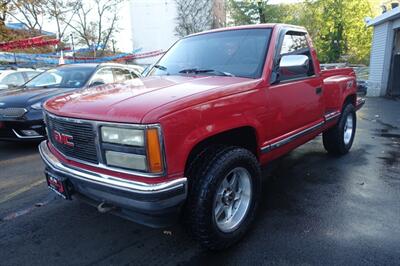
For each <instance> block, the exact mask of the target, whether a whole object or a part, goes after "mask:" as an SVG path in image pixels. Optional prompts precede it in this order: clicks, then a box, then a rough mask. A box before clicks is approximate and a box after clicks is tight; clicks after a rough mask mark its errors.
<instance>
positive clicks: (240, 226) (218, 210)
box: [187, 147, 261, 250]
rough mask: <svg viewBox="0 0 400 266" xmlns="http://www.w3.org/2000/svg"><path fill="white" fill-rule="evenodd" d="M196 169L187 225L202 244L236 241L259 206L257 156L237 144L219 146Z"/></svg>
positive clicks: (213, 246) (226, 244)
mask: <svg viewBox="0 0 400 266" xmlns="http://www.w3.org/2000/svg"><path fill="white" fill-rule="evenodd" d="M206 157H208V158H207V159H205V160H204V161H203V163H201V164H199V165H198V166H197V169H193V170H194V171H193V175H192V176H191V177H189V178H192V181H193V184H192V186H191V189H192V190H191V191H190V192H189V193H190V194H189V199H188V206H187V207H188V208H187V212H188V225H189V227H190V229H191V232H192V234H193V236H194V237H195V238H196V239H197V240H198V241H199V242H200V244H201V245H202V246H203V247H206V248H208V249H213V250H219V249H224V248H227V247H229V246H231V245H233V244H234V243H236V242H237V241H238V240H239V239H240V238H242V237H243V236H244V234H245V233H246V231H247V230H248V229H249V227H250V225H251V223H252V221H253V219H254V216H255V212H256V209H257V205H258V201H259V196H260V189H261V173H260V172H261V171H260V167H259V165H258V161H257V159H256V158H255V156H254V155H253V154H252V153H251V152H250V151H248V150H246V149H242V148H236V147H230V148H229V147H228V148H226V147H225V148H220V149H218V150H216V151H214V152H213V155H211V156H210V155H209V156H206Z"/></svg>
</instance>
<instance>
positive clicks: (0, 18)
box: [0, 0, 11, 26]
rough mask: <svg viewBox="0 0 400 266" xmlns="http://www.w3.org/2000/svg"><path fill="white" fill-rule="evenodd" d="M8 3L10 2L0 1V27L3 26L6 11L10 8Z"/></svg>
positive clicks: (9, 0) (6, 0) (7, 0)
mask: <svg viewBox="0 0 400 266" xmlns="http://www.w3.org/2000/svg"><path fill="white" fill-rule="evenodd" d="M10 3H11V0H1V1H0V25H1V26H4V25H5V22H6V19H7V13H8V9H9V8H10Z"/></svg>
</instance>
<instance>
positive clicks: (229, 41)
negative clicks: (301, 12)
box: [148, 29, 271, 78]
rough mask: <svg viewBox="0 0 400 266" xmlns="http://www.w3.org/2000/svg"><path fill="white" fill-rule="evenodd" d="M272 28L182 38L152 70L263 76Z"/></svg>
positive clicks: (150, 74) (169, 73)
mask: <svg viewBox="0 0 400 266" xmlns="http://www.w3.org/2000/svg"><path fill="white" fill-rule="evenodd" d="M270 36H271V29H246V30H231V31H222V32H214V33H207V34H201V35H197V36H192V37H188V38H184V39H182V40H180V41H178V42H177V43H176V44H175V45H174V46H173V47H172V48H171V49H170V50H169V51H168V52H167V53H166V54H165V55H164V56H163V57H162V58H161V59H160V60H159V61H158V63H157V64H156V65H154V66H153V68H152V69H151V70H150V71H149V74H148V75H149V76H159V75H187V74H196V75H220V76H237V77H245V78H260V77H261V74H262V70H263V67H264V62H265V56H266V52H267V47H268V43H269V39H270Z"/></svg>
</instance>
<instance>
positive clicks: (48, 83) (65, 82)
mask: <svg viewBox="0 0 400 266" xmlns="http://www.w3.org/2000/svg"><path fill="white" fill-rule="evenodd" d="M94 70H95V68H94V67H93V68H90V67H64V68H55V69H50V70H48V71H46V72H44V73H42V74H40V75H38V76H37V77H35V78H33V79H32V80H31V81H29V82H28V83H26V84H25V85H24V87H31V88H37V87H42V88H47V87H48V88H82V87H83V86H84V85H85V84H86V82H87V81H88V80H89V78H90V77H91V75H92V74H93V72H94Z"/></svg>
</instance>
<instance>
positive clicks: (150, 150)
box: [146, 128, 164, 173]
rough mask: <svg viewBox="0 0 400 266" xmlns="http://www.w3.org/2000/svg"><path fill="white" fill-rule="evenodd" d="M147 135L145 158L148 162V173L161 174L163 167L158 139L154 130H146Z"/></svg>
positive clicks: (156, 131)
mask: <svg viewBox="0 0 400 266" xmlns="http://www.w3.org/2000/svg"><path fill="white" fill-rule="evenodd" d="M146 135H147V156H148V161H149V171H150V172H151V173H161V172H162V171H163V168H164V165H163V161H162V154H161V145H160V139H159V137H158V130H157V129H156V128H151V129H148V130H147V132H146Z"/></svg>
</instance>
